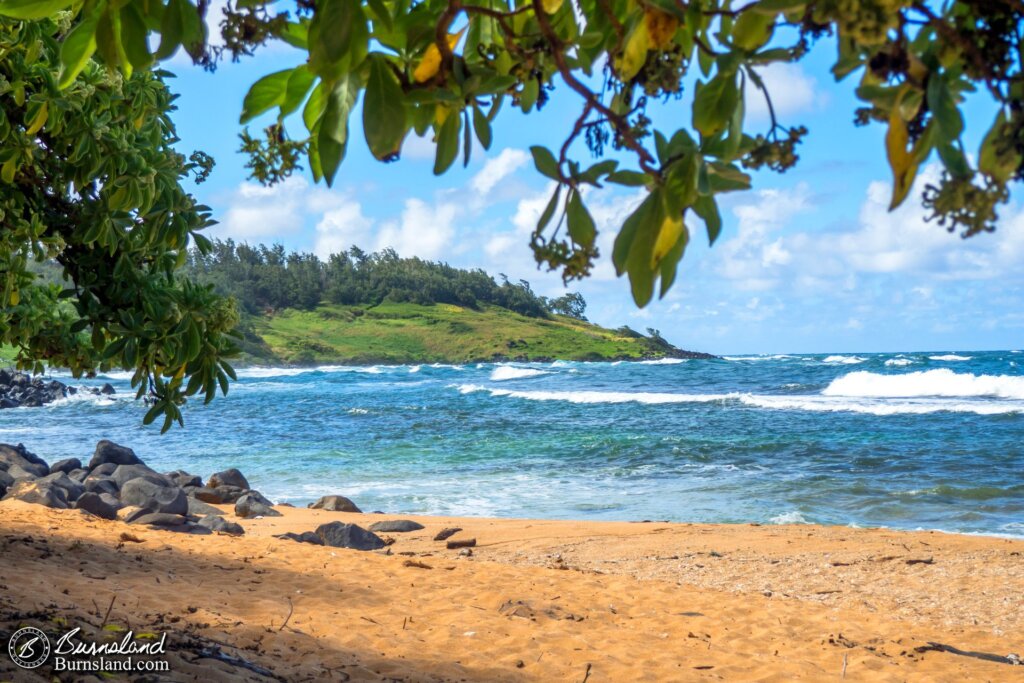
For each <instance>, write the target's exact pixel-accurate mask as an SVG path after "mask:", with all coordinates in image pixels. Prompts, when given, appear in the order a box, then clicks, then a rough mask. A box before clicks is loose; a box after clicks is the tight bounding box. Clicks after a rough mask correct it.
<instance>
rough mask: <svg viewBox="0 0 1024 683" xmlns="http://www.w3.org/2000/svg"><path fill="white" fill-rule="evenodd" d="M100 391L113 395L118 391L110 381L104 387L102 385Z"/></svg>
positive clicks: (106, 394) (105, 394)
mask: <svg viewBox="0 0 1024 683" xmlns="http://www.w3.org/2000/svg"><path fill="white" fill-rule="evenodd" d="M100 393H101V394H103V395H104V396H112V395H114V394H116V393H117V391H115V390H114V386H113V385H112V384H111V383H110V382H107V383H106V384H104V385H103V386H102V387H100Z"/></svg>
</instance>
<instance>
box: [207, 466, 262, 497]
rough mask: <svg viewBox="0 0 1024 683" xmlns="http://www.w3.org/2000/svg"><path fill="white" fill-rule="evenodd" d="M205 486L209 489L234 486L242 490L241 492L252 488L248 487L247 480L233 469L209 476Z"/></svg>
mask: <svg viewBox="0 0 1024 683" xmlns="http://www.w3.org/2000/svg"><path fill="white" fill-rule="evenodd" d="M206 485H207V486H208V487H209V488H211V489H215V488H217V487H218V486H234V487H236V488H240V489H242V490H243V491H247V490H249V489H250V488H252V487H251V486H249V480H248V479H246V478H245V477H244V476H243V475H242V473H241V472H239V471H238V470H236V469H235V468H234V467H232V468H231V469H227V470H224V471H223V472H216V473H214V474H211V475H210V480H209V481H207V482H206Z"/></svg>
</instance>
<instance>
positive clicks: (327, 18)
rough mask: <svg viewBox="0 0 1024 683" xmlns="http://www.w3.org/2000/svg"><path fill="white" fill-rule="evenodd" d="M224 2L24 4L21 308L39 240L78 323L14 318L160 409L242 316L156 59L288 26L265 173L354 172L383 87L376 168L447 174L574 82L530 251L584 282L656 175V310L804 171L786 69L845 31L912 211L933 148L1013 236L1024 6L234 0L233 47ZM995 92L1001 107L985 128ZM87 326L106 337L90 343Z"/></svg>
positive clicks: (11, 44)
mask: <svg viewBox="0 0 1024 683" xmlns="http://www.w3.org/2000/svg"><path fill="white" fill-rule="evenodd" d="M210 5H211V3H210V0H0V16H5V17H8V19H6V20H4V23H3V24H2V36H0V38H2V41H3V45H2V52H0V69H2V73H3V77H4V79H5V80H4V81H3V83H2V84H0V96H2V97H3V110H4V116H3V119H2V120H0V126H2V128H0V171H2V172H0V177H2V180H3V184H2V185H0V187H2V188H3V194H2V195H0V201H2V203H3V205H2V210H3V221H4V235H3V237H2V238H0V239H2V240H3V243H2V244H0V258H3V259H6V261H5V262H4V266H6V268H5V270H6V272H7V274H6V276H5V277H4V279H3V286H4V291H3V296H4V297H5V304H9V305H10V306H14V307H17V306H19V305H23V304H19V297H21V294H20V293H21V292H32V293H31V296H33V297H35V296H55V295H54V294H53V292H49V293H47V292H46V291H44V290H42V289H36V290H35V291H33V290H31V289H30V288H28V280H27V279H26V275H25V273H26V270H25V268H24V259H25V258H26V257H27V256H28V255H29V254H28V253H27V251H26V248H25V245H26V244H31V255H33V256H35V257H36V258H46V257H56V258H57V259H58V260H60V261H61V263H62V264H63V265H64V266H65V269H66V271H67V272H68V274H69V276H70V278H71V279H72V281H73V282H74V284H75V287H74V290H73V293H72V295H73V296H74V295H77V299H76V300H75V303H74V306H75V312H74V313H71V312H68V309H66V308H63V309H55V310H61V311H64V312H65V313H66V315H65V317H64V318H61V320H60V321H53V320H46V321H44V320H42V319H38V318H37V317H33V316H35V315H36V314H34V313H33V314H31V315H29V314H28V313H27V312H24V311H23V312H20V313H18V314H17V315H12V314H11V312H10V309H9V308H7V307H5V313H4V317H3V318H2V319H0V320H2V324H3V325H4V327H3V328H0V332H2V335H3V339H4V340H5V341H14V342H15V343H18V344H21V345H23V348H26V349H28V348H32V349H36V350H44V351H45V353H42V354H40V355H41V356H42V357H44V358H48V359H51V360H57V361H59V362H61V363H63V364H67V365H69V366H71V367H72V368H76V369H83V368H87V367H90V366H91V365H93V364H95V363H97V362H103V363H112V364H123V365H127V366H129V367H133V368H136V369H137V370H138V374H137V379H138V380H139V381H140V385H142V384H144V382H142V380H143V379H144V378H145V377H147V376H150V375H152V382H153V383H154V384H155V385H156V387H155V388H156V391H157V393H158V394H159V395H160V396H161V397H162V399H163V400H162V402H161V403H160V404H158V406H157V408H155V409H154V410H155V411H156V413H152V414H154V415H155V414H159V413H160V412H161V411H163V412H166V413H167V415H168V417H170V416H171V415H174V414H176V408H174V406H176V405H177V404H179V403H180V401H181V399H182V398H183V396H184V395H185V394H187V393H189V392H193V391H198V390H199V389H200V388H203V389H205V390H206V391H207V394H208V395H212V387H213V385H214V382H215V380H217V379H220V380H221V381H222V382H224V384H226V379H225V373H227V374H230V369H229V366H226V365H225V364H223V363H222V362H221V361H222V357H223V356H224V355H225V354H227V353H229V352H230V348H229V345H228V342H226V341H225V340H224V338H223V334H222V333H223V332H224V331H225V330H227V329H228V328H229V327H230V322H231V321H230V319H229V318H230V316H229V315H228V314H227V313H226V312H225V308H224V307H223V306H222V305H221V304H220V303H218V300H217V299H216V298H214V297H213V294H212V293H211V292H210V291H209V290H206V289H203V288H196V287H193V286H192V285H190V284H188V283H187V282H184V281H180V280H177V279H175V276H174V273H173V271H174V266H175V265H178V264H180V263H181V262H183V260H184V258H185V256H184V254H185V251H184V250H185V248H186V244H187V242H188V241H189V240H190V239H191V240H193V241H195V242H196V244H197V245H198V246H199V247H200V248H206V247H208V246H209V245H206V244H204V241H203V240H202V239H201V238H200V237H199V236H198V233H196V230H198V229H200V228H201V227H203V225H204V224H206V223H207V222H208V218H207V216H206V212H205V209H204V208H203V207H197V206H195V205H194V203H193V202H192V200H191V198H190V197H188V195H187V194H185V193H184V192H183V191H181V189H180V186H179V185H178V180H179V179H180V178H181V177H183V176H184V175H185V174H186V173H188V172H199V173H200V174H202V173H205V172H206V171H207V170H208V168H209V164H208V163H207V160H205V159H204V158H203V157H201V156H200V157H195V158H194V159H193V160H191V161H186V160H184V159H182V158H181V157H180V155H177V154H176V153H174V152H173V151H172V150H171V148H170V144H171V142H172V141H173V128H172V126H171V124H170V122H169V120H167V118H166V114H167V111H168V110H169V108H170V100H169V97H168V95H167V94H166V90H165V89H164V87H163V85H162V83H161V81H160V78H161V73H160V72H159V71H155V69H157V68H158V65H159V63H160V61H161V60H165V59H167V58H168V57H170V56H171V55H173V54H174V53H175V52H176V51H177V50H179V49H184V50H185V51H186V52H187V53H188V54H189V55H190V56H191V57H192V59H193V60H194V61H195V62H196V63H197V64H200V65H202V66H204V67H207V68H213V67H214V66H215V65H216V63H217V62H218V60H220V59H222V58H224V57H225V56H229V57H231V58H234V59H237V58H240V57H242V56H245V55H249V54H252V53H253V52H254V51H255V50H256V49H258V48H259V47H261V46H263V45H265V44H267V43H269V42H272V41H280V42H284V43H287V44H288V45H291V46H293V47H295V48H298V49H299V50H302V51H304V52H305V53H306V58H305V59H302V60H299V63H297V64H296V65H295V66H294V67H292V68H289V69H285V70H282V71H278V72H276V73H272V74H268V75H266V76H264V77H263V78H261V79H259V80H258V81H257V82H256V83H254V84H253V85H252V87H251V89H250V90H249V92H248V95H247V96H246V97H245V99H244V101H243V102H242V103H241V117H240V119H241V123H243V124H244V123H247V122H249V121H252V120H254V119H256V118H257V117H260V116H261V115H265V114H268V113H275V114H276V121H275V122H274V123H273V124H271V125H270V126H269V127H267V128H266V129H265V130H264V131H263V133H262V135H256V136H254V135H251V134H250V133H249V131H248V130H245V131H244V132H243V133H242V135H241V137H242V147H243V149H244V151H246V152H247V153H248V154H249V155H250V162H249V167H250V170H251V172H252V176H253V177H255V178H256V179H258V180H259V181H261V182H264V183H275V182H279V181H280V180H282V179H283V178H286V177H287V176H288V175H290V174H291V173H293V172H295V171H296V170H297V169H298V168H300V166H302V165H305V166H306V167H308V169H309V170H310V172H311V173H312V175H313V176H314V178H315V179H317V180H318V181H319V180H323V181H325V182H327V183H328V184H330V183H331V182H332V181H333V180H334V178H335V177H336V174H337V172H338V169H339V167H340V165H341V163H342V160H343V159H344V157H345V152H346V148H347V146H348V144H349V142H350V140H349V120H350V118H351V116H352V114H353V112H354V111H355V108H356V104H357V102H360V101H361V103H362V119H363V120H362V129H363V132H364V137H365V144H366V145H367V146H368V148H369V150H370V151H371V152H372V153H373V155H374V156H375V157H376V158H377V159H380V160H381V161H394V160H396V159H397V158H398V157H399V156H400V154H401V150H402V146H403V144H404V142H405V141H406V140H407V139H408V137H409V136H410V135H413V134H414V135H419V136H429V137H430V138H431V139H432V140H433V141H434V142H435V143H436V158H435V164H434V172H435V173H437V174H441V173H444V172H445V171H446V170H448V169H449V168H450V167H451V166H452V165H453V164H454V163H456V161H457V160H458V159H459V157H460V155H461V158H462V161H463V163H468V160H469V158H470V154H471V152H472V148H473V147H474V146H475V145H479V146H480V147H482V148H484V149H486V148H488V147H489V146H490V144H491V140H492V129H493V127H494V126H495V125H497V123H498V115H499V112H500V111H501V109H502V108H503V106H504V107H506V108H507V107H508V106H511V107H515V108H518V109H520V110H521V111H522V112H524V113H528V112H531V111H534V110H536V109H539V108H540V107H542V106H544V104H545V102H547V100H548V99H549V97H550V91H551V90H553V89H554V88H555V87H556V85H561V86H563V87H565V88H567V89H568V90H569V91H571V92H572V94H573V95H574V96H575V97H577V98H578V102H579V109H578V115H577V117H576V119H575V123H574V125H573V126H572V128H571V130H569V131H567V133H566V138H565V141H564V143H563V144H562V145H561V147H560V148H559V149H556V150H550V149H547V148H544V147H541V146H535V147H532V148H531V151H532V153H533V158H534V162H535V165H536V168H537V170H538V171H539V172H540V173H541V174H543V175H544V176H546V177H548V178H550V179H551V180H552V181H554V182H555V183H556V189H555V191H554V193H553V195H552V196H551V199H550V202H549V203H548V205H547V207H546V209H545V210H544V212H543V214H542V215H541V217H540V220H539V222H538V224H537V226H536V229H535V231H534V233H533V236H532V247H533V249H534V252H535V254H536V257H537V260H538V263H540V264H543V265H546V266H548V267H550V268H552V269H558V270H560V271H561V274H562V276H563V278H564V279H565V280H566V281H569V280H572V279H576V278H581V277H585V276H586V275H587V274H588V273H589V272H590V270H591V268H592V266H593V263H594V259H595V258H596V256H597V248H596V226H595V222H594V219H593V217H592V216H591V214H590V212H589V211H588V210H587V208H586V203H585V199H586V196H587V194H586V193H585V190H587V188H588V186H589V187H595V188H600V187H602V186H604V185H605V184H608V183H611V184H618V185H623V186H631V187H638V188H643V190H644V199H643V201H642V202H641V203H640V204H639V205H638V206H637V207H636V209H635V211H633V213H632V214H631V215H630V216H628V217H627V218H626V220H625V221H624V223H623V224H622V226H621V227H620V229H619V231H618V235H617V237H616V240H615V244H614V250H613V253H612V260H613V262H614V264H615V267H616V269H617V270H618V272H619V274H620V275H622V274H627V275H628V277H629V281H630V285H631V289H632V294H633V297H634V299H635V300H636V302H637V304H639V305H641V306H643V305H646V304H647V303H648V302H649V301H650V300H651V299H652V298H653V296H654V294H655V292H656V291H658V292H660V294H661V295H664V293H665V292H666V291H667V290H668V289H669V288H670V287H671V285H672V283H673V281H674V280H675V277H676V269H677V265H678V263H679V260H680V259H681V258H682V256H683V253H684V251H685V249H686V247H687V244H688V243H689V241H690V239H691V230H692V229H693V227H694V226H695V225H699V224H703V226H704V228H705V230H706V232H707V236H708V239H709V240H710V241H711V242H712V243H713V242H714V241H715V239H716V238H717V237H718V235H719V232H720V230H721V217H720V215H719V209H718V198H719V197H720V196H721V195H722V194H723V193H726V192H732V191H737V190H744V189H747V188H749V187H750V184H751V177H750V175H749V173H748V171H751V170H756V169H762V168H767V169H771V170H774V171H780V172H781V171H785V170H786V169H788V168H790V167H792V166H793V164H795V163H796V162H797V154H796V149H797V145H798V144H799V143H800V141H801V140H802V138H803V137H804V135H805V134H806V133H807V130H806V129H805V128H804V127H802V126H800V125H797V124H793V125H790V124H789V123H788V122H782V121H779V120H777V118H776V116H775V113H774V109H773V108H772V106H771V93H769V92H768V91H767V89H766V87H765V82H764V80H763V78H762V74H763V73H764V69H765V68H767V67H769V66H771V65H773V64H779V63H788V62H795V61H798V60H800V59H802V58H803V57H805V56H806V55H807V54H808V52H809V51H810V50H811V49H812V48H813V47H814V45H815V43H816V42H817V41H819V40H821V39H822V38H823V37H824V36H832V38H833V41H832V42H833V44H834V45H835V46H836V47H837V48H838V51H837V54H836V58H835V61H834V64H833V67H832V72H833V74H834V75H835V77H836V79H837V80H844V79H848V78H851V77H854V76H856V77H857V78H859V81H858V83H857V85H856V89H855V93H856V96H857V98H858V99H859V100H860V101H861V102H862V104H863V106H862V107H860V108H859V109H857V111H856V112H855V113H854V116H855V120H856V121H857V122H858V123H860V124H864V125H870V124H880V125H882V126H885V127H886V130H887V133H886V136H885V150H884V152H885V154H886V157H887V159H888V162H889V166H890V168H891V170H892V177H893V183H892V185H893V191H892V199H891V206H892V207H896V206H899V205H900V204H902V203H903V202H904V201H905V200H906V199H907V195H908V194H909V192H910V189H911V187H912V185H913V181H914V179H915V177H916V175H917V171H918V169H919V167H920V166H921V164H922V163H924V162H925V161H926V160H928V159H929V158H931V157H933V155H934V156H935V157H937V159H938V162H939V163H940V165H941V166H942V169H943V173H942V176H941V179H940V180H939V181H938V182H937V183H936V184H930V185H928V186H927V187H926V188H925V189H924V194H923V197H922V198H921V201H923V203H924V205H925V207H926V209H927V210H928V211H929V212H930V215H931V217H932V218H934V219H935V220H936V221H937V222H938V223H939V224H940V225H942V226H945V227H946V228H948V229H949V230H958V231H960V232H961V233H962V234H963V235H965V236H971V235H974V234H977V233H979V232H984V231H990V230H992V229H994V227H995V224H996V220H997V215H996V210H997V207H998V205H999V204H1001V203H1003V202H1005V201H1007V199H1008V197H1009V188H1010V184H1011V183H1012V182H1014V181H1019V180H1021V178H1022V177H1024V167H1022V159H1024V104H1022V103H1024V77H1022V73H1021V65H1022V63H1024V55H1022V53H1021V23H1022V22H1021V20H1022V18H1024V3H1022V2H1021V1H1020V0H991V1H986V2H948V1H947V2H942V3H938V2H925V1H923V0H752V1H750V2H736V3H734V2H732V0H690V1H689V2H687V1H685V0H575V1H573V0H568V1H567V0H415V1H414V0H278V1H274V0H231V1H229V2H227V3H226V6H225V7H224V9H223V16H222V17H221V18H220V20H219V29H220V32H221V34H222V39H223V40H222V43H221V44H219V45H217V46H211V45H210V44H209V42H208V40H207V39H208V36H207V22H206V21H205V15H206V14H207V13H208V12H209V11H210ZM154 46H155V47H154ZM101 65H105V66H106V68H102V66H101ZM684 88H690V89H692V90H693V98H692V109H691V110H690V111H689V112H673V113H674V115H673V116H670V117H666V119H667V120H670V121H671V122H672V125H671V127H669V128H663V127H658V126H657V125H655V124H654V122H653V120H652V116H653V114H652V112H653V109H654V108H655V107H657V106H665V107H666V108H670V109H671V108H672V107H676V108H679V107H681V106H682V105H680V104H679V98H680V94H681V93H682V91H683V89H684ZM974 92H977V93H978V96H979V97H984V98H987V99H988V100H989V101H990V102H991V104H992V111H993V113H994V120H992V121H982V122H973V121H972V122H968V121H967V120H965V117H964V114H963V107H962V105H963V103H964V101H965V98H966V97H967V96H968V95H969V94H970V93H974ZM748 94H749V95H750V96H757V97H764V98H766V100H767V102H768V108H769V111H770V112H771V121H770V123H769V125H768V126H767V129H765V130H751V129H749V128H748V126H747V125H746V121H745V116H744V114H745V109H746V105H747V102H746V98H747V96H748ZM659 103H660V104H659ZM680 113H681V114H682V115H679V114H680ZM968 123H970V125H971V127H972V128H973V129H974V130H977V131H986V132H985V134H984V136H983V142H982V143H981V146H980V148H979V149H978V150H967V149H965V147H964V143H963V137H964V132H965V130H966V128H967V126H968ZM880 151H881V150H880ZM588 153H589V154H588ZM933 153H934V154H933ZM588 156H589V157H591V158H590V159H586V157H588ZM12 189H13V191H12ZM587 192H589V190H587ZM32 310H33V311H38V310H41V309H39V308H38V307H35V308H33V309H32ZM54 315H56V314H54ZM60 315H64V313H62V314H60ZM58 317H59V315H58ZM12 320H14V321H17V322H12ZM86 328H88V329H90V330H91V335H92V350H89V351H85V350H83V348H82V347H80V346H75V344H74V343H73V337H74V334H75V333H76V332H82V331H84V330H85V329H86ZM54 330H57V331H56V332H55V331H54ZM197 348H198V349H199V350H198V351H197ZM76 349H77V350H76ZM95 354H99V359H98V360H97V358H96V356H95ZM186 378H188V381H187V384H186V385H185V388H184V389H182V388H181V384H182V383H183V382H185V381H186ZM168 384H169V385H170V389H169V390H168V389H167V388H166V386H165V385H168ZM143 389H144V387H143V388H140V391H141V390H143Z"/></svg>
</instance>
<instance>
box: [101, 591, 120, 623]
mask: <svg viewBox="0 0 1024 683" xmlns="http://www.w3.org/2000/svg"><path fill="white" fill-rule="evenodd" d="M115 600H117V594H116V593H115V594H114V595H111V596H110V605H109V606H108V607H107V613H106V614H105V615H103V623H101V624H100V630H102V629H103V627H104V626H106V625H107V619H109V618H110V610H112V609H114V601H115Z"/></svg>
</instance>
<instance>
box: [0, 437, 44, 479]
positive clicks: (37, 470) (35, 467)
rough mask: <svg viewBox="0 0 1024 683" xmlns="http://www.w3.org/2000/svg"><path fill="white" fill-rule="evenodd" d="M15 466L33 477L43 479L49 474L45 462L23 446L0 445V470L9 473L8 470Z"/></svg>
mask: <svg viewBox="0 0 1024 683" xmlns="http://www.w3.org/2000/svg"><path fill="white" fill-rule="evenodd" d="M15 466H17V467H20V468H21V469H22V470H24V471H25V472H29V473H31V474H32V476H35V477H45V476H46V475H47V474H49V473H50V468H49V466H48V465H47V464H46V461H45V460H43V459H42V458H40V457H39V456H38V455H36V454H35V453H32V452H31V451H29V450H28V449H27V448H25V446H24V445H23V444H20V443H19V444H18V445H17V446H12V445H10V444H6V443H0V469H4V470H8V471H10V468H11V467H15Z"/></svg>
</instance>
